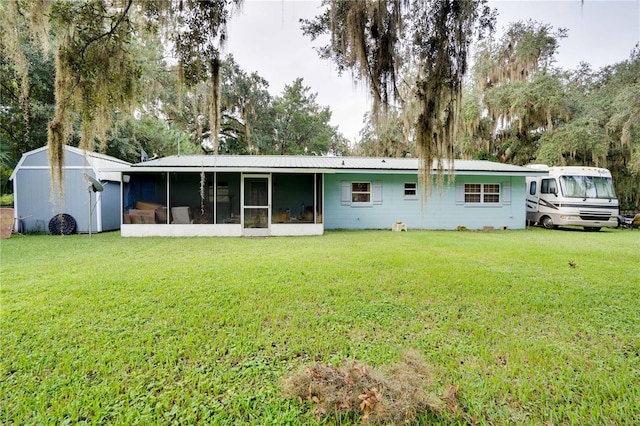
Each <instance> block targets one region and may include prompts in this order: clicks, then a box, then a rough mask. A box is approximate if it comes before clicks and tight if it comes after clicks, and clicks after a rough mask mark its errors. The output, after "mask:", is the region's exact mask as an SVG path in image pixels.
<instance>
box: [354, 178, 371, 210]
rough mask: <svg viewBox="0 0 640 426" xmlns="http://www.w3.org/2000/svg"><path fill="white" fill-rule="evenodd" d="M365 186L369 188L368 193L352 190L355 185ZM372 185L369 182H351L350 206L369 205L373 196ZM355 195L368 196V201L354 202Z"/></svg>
mask: <svg viewBox="0 0 640 426" xmlns="http://www.w3.org/2000/svg"><path fill="white" fill-rule="evenodd" d="M363 184H364V185H367V187H368V188H369V190H368V191H356V190H354V186H356V185H363ZM372 188H373V185H372V183H371V182H366V181H353V182H351V205H352V206H357V205H362V206H364V205H367V206H369V205H371V204H372V196H373V191H372ZM356 195H368V197H367V198H368V201H356V200H355V197H354V196H356Z"/></svg>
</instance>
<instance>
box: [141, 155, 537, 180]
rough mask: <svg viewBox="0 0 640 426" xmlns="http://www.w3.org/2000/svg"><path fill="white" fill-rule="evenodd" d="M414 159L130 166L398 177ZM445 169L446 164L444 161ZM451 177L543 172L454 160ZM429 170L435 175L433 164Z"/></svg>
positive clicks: (190, 158)
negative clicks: (453, 174)
mask: <svg viewBox="0 0 640 426" xmlns="http://www.w3.org/2000/svg"><path fill="white" fill-rule="evenodd" d="M419 165H420V160H419V159H417V158H379V157H378V158H370V157H369V158H365V157H319V156H300V155H182V156H177V155H174V156H169V157H163V158H158V159H155V160H149V161H145V162H143V163H137V164H133V165H132V166H131V169H132V171H133V170H136V171H138V170H139V171H201V170H202V169H208V170H215V171H244V172H278V171H280V172H283V171H289V172H303V171H306V172H317V173H363V172H369V173H400V174H415V173H417V171H418V168H419ZM444 166H445V169H448V162H446V161H445V164H444ZM453 169H454V171H455V173H464V174H487V173H490V174H501V175H522V176H535V175H542V174H547V173H546V172H544V171H540V170H534V169H531V168H527V167H521V166H514V165H510V164H502V163H494V162H491V161H484V160H454V162H453ZM432 170H433V172H434V173H435V171H436V170H437V163H436V162H435V161H434V164H433V166H432Z"/></svg>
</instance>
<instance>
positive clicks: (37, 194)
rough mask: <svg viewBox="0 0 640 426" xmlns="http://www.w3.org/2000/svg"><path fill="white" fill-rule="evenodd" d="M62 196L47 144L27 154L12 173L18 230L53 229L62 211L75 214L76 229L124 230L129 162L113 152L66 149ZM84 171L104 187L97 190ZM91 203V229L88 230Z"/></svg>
mask: <svg viewBox="0 0 640 426" xmlns="http://www.w3.org/2000/svg"><path fill="white" fill-rule="evenodd" d="M64 150H65V153H64V166H63V169H62V179H63V185H64V194H63V196H62V199H60V197H59V196H58V193H57V190H56V189H54V190H52V186H51V170H50V166H49V150H48V147H46V146H44V147H42V148H38V149H34V150H33V151H29V152H27V153H25V154H23V155H22V158H20V161H19V162H18V165H17V166H16V168H15V170H14V171H13V173H12V174H11V177H10V180H12V181H13V194H14V216H15V219H16V227H17V229H16V230H17V231H18V232H48V231H49V222H50V221H51V219H52V218H53V217H54V216H56V215H59V214H62V213H64V214H67V215H70V216H72V217H73V219H74V220H75V223H76V228H75V232H80V233H88V232H89V231H90V230H91V232H103V231H111V230H116V229H120V217H121V216H122V215H121V208H120V190H121V181H120V176H121V171H122V169H125V168H127V167H128V166H129V165H130V163H128V162H126V161H123V160H120V159H118V158H115V157H110V156H108V155H103V154H98V153H95V152H89V151H85V150H82V149H79V148H74V147H71V146H65V147H64ZM85 174H86V175H88V176H91V177H93V178H95V179H97V180H98V181H100V182H102V184H103V186H104V190H103V191H102V192H93V191H91V190H90V188H91V183H90V182H89V181H88V179H87V178H86V177H85ZM89 206H91V211H92V215H91V219H92V220H91V228H89Z"/></svg>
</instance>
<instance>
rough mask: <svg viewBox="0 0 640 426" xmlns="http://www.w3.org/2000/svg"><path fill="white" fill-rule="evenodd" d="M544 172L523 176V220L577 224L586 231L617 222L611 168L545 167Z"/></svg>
mask: <svg viewBox="0 0 640 426" xmlns="http://www.w3.org/2000/svg"><path fill="white" fill-rule="evenodd" d="M529 167H531V168H534V169H536V170H546V171H548V172H549V175H548V176H535V177H528V178H527V223H528V224H539V225H542V226H544V227H545V228H547V229H552V228H555V227H557V226H567V225H577V226H582V227H583V228H584V229H585V230H587V231H599V230H600V228H602V227H609V228H615V227H616V226H618V220H617V217H618V211H619V204H618V199H617V198H616V192H615V189H614V187H613V179H612V178H611V172H610V171H609V170H607V169H603V168H599V167H582V166H570V167H549V166H546V165H542V164H535V165H530V166H529Z"/></svg>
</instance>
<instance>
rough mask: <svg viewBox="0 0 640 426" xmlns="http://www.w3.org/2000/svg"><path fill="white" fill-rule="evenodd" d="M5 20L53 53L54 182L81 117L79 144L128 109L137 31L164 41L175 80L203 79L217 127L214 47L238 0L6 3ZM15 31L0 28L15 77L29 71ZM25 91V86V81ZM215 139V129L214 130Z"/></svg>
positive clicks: (102, 135) (136, 71) (89, 145)
mask: <svg viewBox="0 0 640 426" xmlns="http://www.w3.org/2000/svg"><path fill="white" fill-rule="evenodd" d="M6 3H7V7H6V8H5V10H3V12H5V13H3V25H4V26H5V27H6V28H16V27H18V26H19V25H29V26H30V28H31V34H32V35H33V37H34V39H38V40H40V42H41V44H42V46H43V47H45V48H47V47H48V46H49V45H50V44H49V36H50V35H51V36H52V37H53V43H51V45H52V48H53V50H54V52H55V113H54V116H53V119H52V120H51V122H50V123H49V130H48V144H49V155H50V160H51V165H52V175H53V180H54V181H58V182H60V174H61V167H62V162H63V158H62V156H63V152H64V151H63V149H62V146H63V145H64V144H65V143H66V142H67V141H68V140H69V137H70V135H71V134H72V129H73V124H74V123H75V122H76V121H79V122H80V126H81V142H80V145H81V146H82V147H83V148H86V149H93V147H94V144H95V140H96V139H98V140H101V141H102V142H103V144H104V143H105V142H106V140H107V133H108V129H109V127H110V124H111V120H112V117H113V112H114V110H117V111H119V112H125V113H126V112H128V113H131V112H132V111H133V106H134V105H135V102H134V101H135V100H136V98H137V94H138V93H139V90H140V89H139V83H140V77H141V74H142V70H141V68H140V63H139V62H138V61H137V50H136V46H135V43H134V40H135V38H136V36H139V35H140V34H141V33H143V32H147V33H149V34H154V35H156V36H157V37H158V38H159V40H161V41H163V42H167V43H170V44H171V45H172V46H173V51H174V52H175V54H176V57H177V59H178V65H179V66H178V70H179V75H180V78H179V81H180V82H184V83H185V84H187V85H188V86H189V87H192V86H195V85H197V84H198V83H199V82H201V81H203V80H206V79H209V80H210V81H211V82H212V83H213V84H212V85H211V86H210V87H211V90H212V93H211V96H210V97H209V99H210V101H211V108H209V117H208V120H209V122H210V123H211V127H212V128H213V129H217V128H218V107H217V106H218V102H219V95H218V93H219V91H218V78H219V68H220V46H221V45H222V44H223V43H224V40H225V39H226V30H225V26H226V23H227V21H228V19H229V16H230V13H231V12H232V11H233V9H234V7H235V6H237V5H238V4H239V3H240V0H211V1H197V0H164V1H163V0H84V1H69V0H38V1H20V0H16V1H10V2H6ZM18 36H19V35H18V34H17V33H16V32H15V31H8V32H6V40H7V43H6V45H7V51H8V57H9V58H11V59H12V62H13V64H14V69H15V70H16V72H17V74H18V76H19V79H21V80H22V81H24V80H25V76H27V75H28V72H29V66H28V62H27V61H25V60H24V57H25V55H24V52H23V51H22V45H21V44H20V43H19V42H18V41H16V40H17V39H18ZM23 92H24V84H23ZM212 133H213V137H214V145H216V144H215V138H216V136H217V132H215V131H214V132H212Z"/></svg>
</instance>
